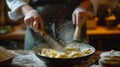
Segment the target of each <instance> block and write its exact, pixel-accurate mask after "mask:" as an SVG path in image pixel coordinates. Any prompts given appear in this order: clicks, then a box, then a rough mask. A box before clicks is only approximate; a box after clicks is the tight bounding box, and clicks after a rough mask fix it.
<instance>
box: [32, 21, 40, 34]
mask: <svg viewBox="0 0 120 67" xmlns="http://www.w3.org/2000/svg"><path fill="white" fill-rule="evenodd" d="M33 29H34V31H35V32H38V31H39V29H38V22H37V21H36V20H35V21H34V22H33Z"/></svg>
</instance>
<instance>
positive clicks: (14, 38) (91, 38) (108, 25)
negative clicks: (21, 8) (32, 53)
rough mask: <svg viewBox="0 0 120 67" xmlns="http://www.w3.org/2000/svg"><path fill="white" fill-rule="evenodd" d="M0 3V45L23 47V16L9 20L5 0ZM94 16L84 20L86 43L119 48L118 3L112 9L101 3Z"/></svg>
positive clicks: (100, 46)
mask: <svg viewBox="0 0 120 67" xmlns="http://www.w3.org/2000/svg"><path fill="white" fill-rule="evenodd" d="M0 5H1V6H0V45H2V46H5V47H7V48H8V49H23V46H24V35H25V31H26V26H25V24H24V21H23V18H22V19H20V20H18V21H12V20H10V19H9V18H8V15H7V12H8V11H9V9H8V7H7V5H6V2H5V0H0ZM96 17H97V18H96V19H94V20H93V19H92V20H88V21H86V23H87V24H86V27H87V30H86V33H87V41H88V43H89V44H90V45H92V46H94V47H95V48H96V49H97V50H112V49H113V50H120V4H119V5H118V6H117V7H116V9H115V10H114V11H113V10H111V9H110V8H108V7H105V5H104V4H101V6H99V9H98V14H97V15H96ZM106 17H107V18H106Z"/></svg>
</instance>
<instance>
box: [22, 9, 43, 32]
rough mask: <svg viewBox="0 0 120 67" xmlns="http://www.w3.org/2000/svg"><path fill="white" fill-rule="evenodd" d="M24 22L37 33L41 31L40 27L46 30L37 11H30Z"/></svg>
mask: <svg viewBox="0 0 120 67" xmlns="http://www.w3.org/2000/svg"><path fill="white" fill-rule="evenodd" d="M24 22H25V24H26V25H27V26H29V27H30V28H32V29H33V30H34V31H35V32H37V31H39V30H38V27H39V28H40V29H42V30H44V24H43V20H42V18H41V17H40V15H39V14H38V13H37V11H36V10H31V11H29V12H28V13H27V14H26V15H25V18H24Z"/></svg>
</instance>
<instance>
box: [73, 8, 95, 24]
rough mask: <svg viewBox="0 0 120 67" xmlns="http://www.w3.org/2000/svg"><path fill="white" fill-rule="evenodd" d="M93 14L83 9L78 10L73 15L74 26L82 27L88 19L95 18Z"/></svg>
mask: <svg viewBox="0 0 120 67" xmlns="http://www.w3.org/2000/svg"><path fill="white" fill-rule="evenodd" d="M93 16H94V15H93V14H92V13H90V12H88V11H86V10H84V9H82V8H76V9H75V10H74V12H73V14H72V21H73V24H74V25H76V26H77V25H80V26H81V25H82V24H83V22H85V21H86V20H87V19H91V18H93Z"/></svg>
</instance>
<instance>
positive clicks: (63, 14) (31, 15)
mask: <svg viewBox="0 0 120 67" xmlns="http://www.w3.org/2000/svg"><path fill="white" fill-rule="evenodd" d="M6 2H7V4H8V6H9V8H10V10H11V11H10V12H8V15H9V17H10V18H11V19H12V20H18V19H20V18H22V17H24V22H25V24H26V26H27V31H26V36H25V44H24V49H26V50H31V49H32V48H33V47H34V46H35V45H38V44H41V43H42V42H44V39H43V38H42V37H41V35H40V34H39V33H38V32H37V31H38V30H40V29H41V30H45V31H47V33H49V35H51V36H52V37H53V38H54V39H55V40H56V41H58V42H59V43H61V44H64V43H68V42H70V41H72V39H73V35H74V27H73V25H72V21H71V15H72V12H73V10H74V8H76V7H77V6H78V5H79V4H80V3H81V2H82V1H80V0H75V1H73V0H63V1H61V0H57V1H56V0H51V1H49V0H44V1H43V0H38V1H37V2H36V1H34V0H33V1H32V0H31V1H30V5H31V6H33V7H31V6H30V5H28V3H27V1H26V0H6ZM85 2H88V1H87V0H85ZM89 2H90V1H89ZM37 6H38V7H37ZM84 6H85V5H83V7H84ZM38 26H39V29H38Z"/></svg>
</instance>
